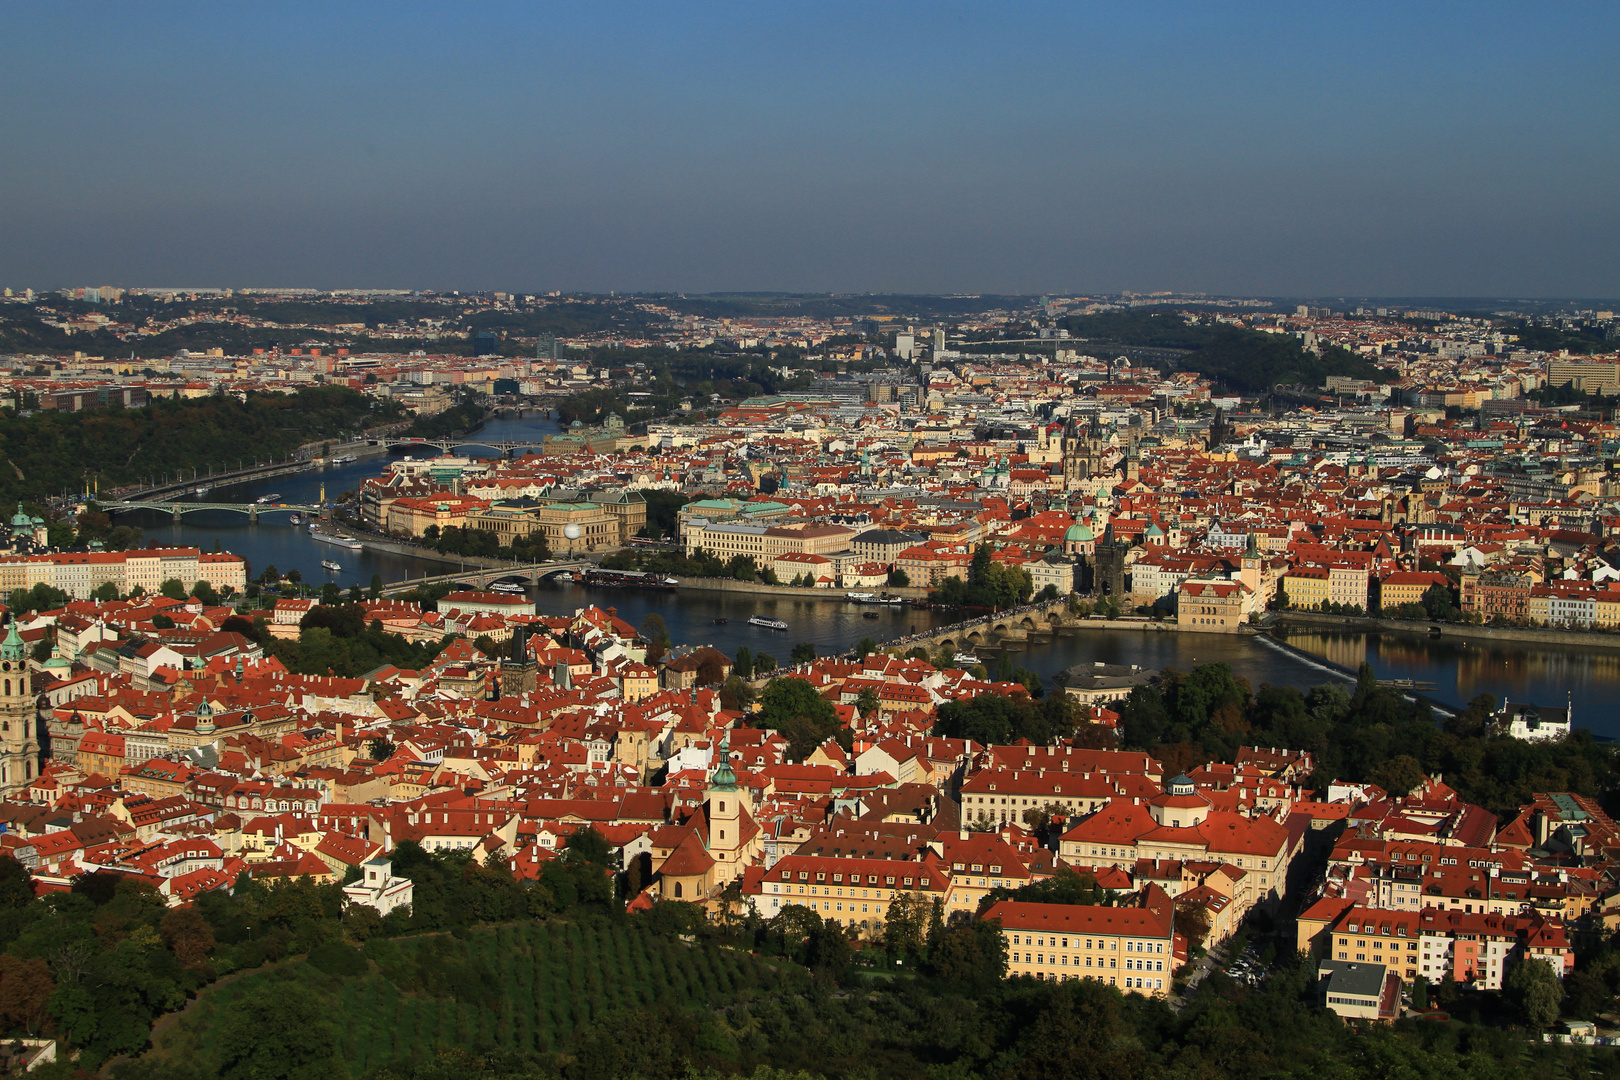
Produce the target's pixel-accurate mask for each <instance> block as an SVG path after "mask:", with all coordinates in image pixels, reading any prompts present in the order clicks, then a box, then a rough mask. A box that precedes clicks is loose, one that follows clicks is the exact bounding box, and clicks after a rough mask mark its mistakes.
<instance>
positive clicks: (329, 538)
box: [309, 532, 360, 551]
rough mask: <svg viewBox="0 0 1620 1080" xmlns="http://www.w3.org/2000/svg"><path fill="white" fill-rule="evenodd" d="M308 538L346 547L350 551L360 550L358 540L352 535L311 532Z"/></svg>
mask: <svg viewBox="0 0 1620 1080" xmlns="http://www.w3.org/2000/svg"><path fill="white" fill-rule="evenodd" d="M309 538H310V539H311V540H314V541H316V542H318V543H322V544H331V545H332V546H333V547H340V548H348V549H349V550H350V551H359V550H360V541H358V540H356V539H354V538H353V537H352V536H339V535H338V534H337V533H327V532H312V533H310V534H309Z"/></svg>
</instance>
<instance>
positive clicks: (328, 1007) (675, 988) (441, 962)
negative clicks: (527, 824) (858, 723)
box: [137, 916, 802, 1080]
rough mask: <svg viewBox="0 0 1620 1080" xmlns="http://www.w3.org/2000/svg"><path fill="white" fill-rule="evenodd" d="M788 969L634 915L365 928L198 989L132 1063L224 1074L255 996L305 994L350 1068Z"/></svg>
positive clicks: (742, 996) (588, 1018)
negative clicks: (425, 928) (442, 928)
mask: <svg viewBox="0 0 1620 1080" xmlns="http://www.w3.org/2000/svg"><path fill="white" fill-rule="evenodd" d="M796 976H797V977H796ZM790 980H791V981H793V982H794V983H795V984H796V983H797V982H799V981H802V974H800V973H798V972H796V971H795V969H793V968H792V967H788V966H784V965H780V964H772V963H768V962H766V961H763V960H759V959H757V958H755V957H753V956H751V955H750V954H748V953H746V952H742V951H740V950H735V949H728V948H724V947H722V946H719V945H716V944H713V943H712V942H707V941H699V942H694V943H690V944H689V943H687V942H684V941H682V940H681V939H680V938H678V937H670V936H659V935H657V934H655V933H654V932H652V931H651V930H649V929H648V928H647V925H646V923H645V922H644V921H642V920H624V919H612V920H610V919H607V918H601V917H592V916H585V917H581V918H571V919H568V920H548V921H544V922H529V923H518V924H506V925H501V926H498V927H481V928H479V929H476V930H472V931H468V932H464V933H463V934H462V935H460V936H455V935H450V934H437V935H429V936H423V937H415V938H405V939H400V940H394V939H387V938H372V939H371V940H370V941H368V942H367V944H366V946H365V948H364V950H355V949H353V948H352V947H350V946H347V945H343V944H341V943H339V944H331V945H326V946H323V947H321V948H319V949H317V950H316V951H315V952H314V953H312V954H311V955H310V956H309V958H307V959H300V960H295V961H292V962H290V963H287V964H284V965H281V966H279V967H277V968H274V969H271V970H268V971H264V972H260V973H256V974H253V975H249V976H247V977H245V978H241V979H237V980H235V981H232V982H226V983H223V984H222V985H220V986H218V987H216V988H214V989H212V990H209V991H206V992H205V993H204V994H202V996H201V997H200V998H199V999H198V1000H197V1002H196V1003H195V1004H194V1005H193V1006H192V1007H191V1008H190V1009H189V1010H187V1011H186V1012H185V1013H184V1014H182V1015H181V1016H180V1017H179V1018H178V1019H177V1020H176V1022H175V1023H174V1024H173V1026H172V1027H169V1028H167V1029H166V1030H163V1031H161V1032H160V1033H159V1034H158V1036H157V1039H156V1045H155V1048H154V1049H153V1050H152V1051H150V1052H149V1053H148V1054H146V1055H145V1056H144V1057H143V1058H142V1059H141V1061H140V1062H138V1063H137V1065H138V1066H145V1067H146V1068H147V1069H150V1070H151V1071H150V1072H146V1070H145V1069H143V1070H142V1072H143V1073H144V1074H147V1075H163V1074H164V1071H165V1069H166V1068H170V1067H172V1068H174V1069H175V1070H180V1069H183V1068H186V1067H190V1068H198V1067H200V1068H201V1069H202V1070H203V1075H215V1074H217V1073H221V1072H224V1071H226V1068H227V1066H228V1065H229V1064H230V1062H229V1061H228V1052H229V1049H230V1048H231V1047H232V1046H235V1045H236V1043H235V1041H234V1039H233V1037H232V1032H233V1031H234V1029H235V1025H233V1023H232V1018H233V1017H234V1016H237V1015H239V1014H241V1013H242V1012H244V1011H249V1012H252V1013H254V1014H255V1015H258V1014H259V1013H260V1012H261V1010H260V1007H259V1006H258V1004H257V1003H258V1002H260V1001H262V1000H273V999H274V998H276V997H281V998H289V997H290V998H294V999H297V998H306V999H307V998H312V999H313V1001H314V1002H315V1004H316V1005H317V1006H318V1012H319V1014H320V1015H321V1016H322V1017H324V1019H325V1020H326V1022H328V1023H330V1024H331V1026H332V1028H333V1029H334V1031H335V1034H336V1040H337V1050H338V1054H339V1056H340V1057H341V1058H342V1060H343V1062H344V1063H345V1064H346V1065H347V1068H348V1072H349V1075H350V1076H352V1077H355V1078H357V1080H358V1078H360V1077H363V1076H366V1075H367V1074H369V1073H371V1072H373V1071H375V1070H377V1069H379V1068H381V1067H383V1066H386V1065H388V1064H390V1063H394V1062H399V1061H402V1060H405V1059H418V1058H428V1057H432V1056H433V1054H434V1053H435V1052H437V1051H438V1050H440V1049H442V1048H448V1047H463V1048H467V1047H480V1048H494V1049H498V1050H508V1051H515V1052H518V1053H520V1054H529V1053H535V1052H540V1053H546V1052H551V1051H556V1050H562V1049H564V1048H566V1047H570V1046H572V1045H573V1044H574V1043H576V1042H577V1041H578V1040H579V1039H580V1038H583V1037H586V1036H587V1035H588V1034H589V1033H590V1030H591V1026H592V1025H595V1024H599V1023H602V1022H604V1021H607V1020H611V1019H612V1017H614V1016H615V1015H616V1014H619V1013H620V1012H621V1011H625V1010H647V1009H653V1010H657V1009H660V1008H670V1009H674V1008H684V1007H690V1006H694V1005H702V1006H706V1007H709V1008H714V1007H716V1006H719V1005H723V1004H727V1003H735V1002H742V1001H747V1000H749V999H751V998H758V997H762V996H775V995H778V994H780V993H781V992H782V991H783V989H784V987H785V985H786V983H787V982H788V981H790ZM299 991H303V992H305V993H299ZM289 992H291V993H289ZM694 1034H697V1033H695V1032H694ZM238 1049H239V1047H238ZM699 1049H701V1048H699ZM338 1075H341V1074H338Z"/></svg>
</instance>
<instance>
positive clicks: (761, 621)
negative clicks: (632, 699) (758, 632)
mask: <svg viewBox="0 0 1620 1080" xmlns="http://www.w3.org/2000/svg"><path fill="white" fill-rule="evenodd" d="M748 625H749V626H758V627H760V628H761V629H764V630H786V629H787V628H788V624H787V623H785V622H783V621H782V620H781V619H770V618H766V617H765V616H764V615H755V616H754V617H753V618H751V619H749V620H748Z"/></svg>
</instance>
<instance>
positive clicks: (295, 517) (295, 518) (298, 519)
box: [287, 514, 304, 525]
mask: <svg viewBox="0 0 1620 1080" xmlns="http://www.w3.org/2000/svg"><path fill="white" fill-rule="evenodd" d="M287 520H288V521H290V522H292V523H293V524H294V525H302V524H303V523H304V519H303V518H301V517H299V516H298V515H297V514H294V515H293V516H292V517H290V518H288V519H287Z"/></svg>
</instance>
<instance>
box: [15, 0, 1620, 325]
mask: <svg viewBox="0 0 1620 1080" xmlns="http://www.w3.org/2000/svg"><path fill="white" fill-rule="evenodd" d="M1617 29H1620V10H1617V9H1616V8H1613V7H1609V6H1600V5H1557V4H1548V5H1537V6H1536V7H1534V8H1532V9H1522V8H1518V7H1512V6H1507V5H1475V6H1468V7H1452V6H1447V7H1439V6H1432V5H1430V6H1420V7H1416V8H1413V7H1410V6H1399V5H1392V6H1388V7H1358V8H1354V9H1346V8H1340V7H1328V6H1314V5H1302V6H1287V7H1282V6H1275V7H1274V6H1262V5H1229V6H1224V7H1220V8H1204V7H1197V6H1182V5H1141V6H1132V7H1131V8H1130V9H1129V10H1123V11H1122V10H1117V9H1114V8H1106V7H1096V8H1091V7H1083V6H1078V5H1042V4H1018V5H1007V6H981V5H974V6H965V5H963V6H951V5H903V4H889V5H882V6H876V7H866V6H862V7H856V6H853V5H841V4H816V5H794V4H784V5H767V6H746V5H729V4H728V5H704V6H701V7H698V6H665V7H658V8H645V9H644V8H639V7H633V6H629V5H611V4H606V5H592V6H590V7H589V8H585V9H580V8H574V7H564V6H557V7H535V6H529V5H504V4H491V5H483V6H479V7H476V8H474V7H439V6H431V5H405V6H400V5H389V6H382V5H345V6H342V7H327V6H315V5H307V6H301V5H279V6H275V7H267V8H247V7H241V8H236V7H223V6H212V5H201V4H159V5H151V6H146V7H140V8H107V7H96V6H90V5H71V4H60V5H50V6H47V7H43V8H32V7H25V6H22V5H9V6H6V7H0V88H3V90H4V100H5V101H6V103H7V111H6V112H5V114H4V120H3V121H0V124H3V128H0V130H3V131H4V134H5V143H6V145H7V147H8V153H6V154H5V155H0V285H4V286H10V287H13V288H21V287H24V286H31V287H34V288H51V287H58V286H63V285H69V284H76V285H92V284H117V285H125V286H148V287H161V286H179V287H202V286H213V287H231V288H244V287H247V288H264V287H288V288H292V287H300V288H323V289H332V288H361V287H370V288H419V289H426V290H436V291H449V290H462V291H480V290H491V289H507V290H513V291H533V292H544V291H549V290H553V289H555V290H561V291H563V292H596V293H606V292H609V291H619V292H654V291H657V292H686V293H690V294H706V293H717V292H734V293H736V292H755V293H758V292H791V293H818V292H819V293H825V292H829V291H831V292H838V293H853V294H860V293H865V292H881V293H909V294H916V295H924V294H934V295H938V294H950V293H981V294H1008V295H1012V294H1017V295H1031V294H1039V293H1049V294H1057V295H1072V294H1075V293H1088V292H1107V293H1118V292H1122V291H1136V292H1143V293H1146V292H1153V291H1164V290H1168V291H1186V292H1204V293H1209V294H1212V295H1219V296H1253V297H1267V298H1283V297H1287V298H1294V297H1297V298H1300V299H1306V298H1322V299H1325V298H1329V297H1347V298H1365V299H1373V298H1387V299H1398V298H1430V299H1439V298H1447V297H1449V298H1470V299H1500V300H1508V299H1524V300H1539V299H1569V300H1578V299H1598V298H1606V297H1612V296H1620V261H1617V260H1616V259H1615V258H1614V256H1613V252H1614V250H1615V247H1616V240H1617V239H1620V209H1617V208H1616V200H1615V199H1614V197H1613V187H1614V181H1613V177H1614V176H1615V175H1616V165H1620V148H1617V146H1616V140H1615V139H1614V138H1613V137H1612V136H1613V130H1614V122H1615V117H1616V111H1617V110H1616V105H1617V104H1620V93H1617V90H1620V66H1617V65H1615V64H1614V63H1613V60H1612V53H1611V51H1610V44H1611V43H1612V41H1613V40H1614V39H1615V31H1616V30H1617Z"/></svg>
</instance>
